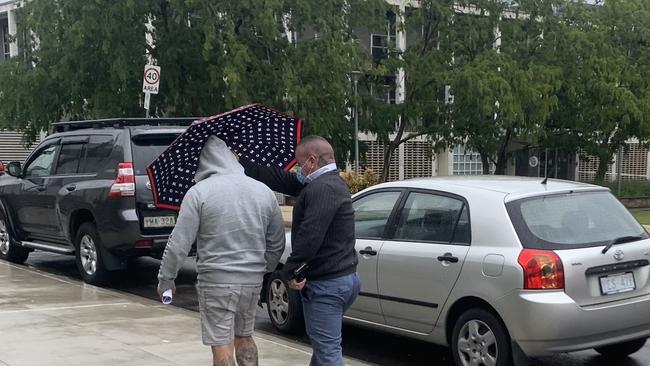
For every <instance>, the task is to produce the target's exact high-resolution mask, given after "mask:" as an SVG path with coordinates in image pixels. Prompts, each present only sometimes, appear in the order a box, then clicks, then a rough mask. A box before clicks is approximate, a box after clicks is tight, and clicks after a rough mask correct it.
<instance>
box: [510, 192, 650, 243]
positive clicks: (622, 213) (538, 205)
mask: <svg viewBox="0 0 650 366" xmlns="http://www.w3.org/2000/svg"><path fill="white" fill-rule="evenodd" d="M506 207H507V210H508V214H509V215H510V219H511V220H512V223H513V225H514V227H515V230H516V231H517V235H518V236H519V240H520V241H521V244H522V245H523V246H524V247H525V248H530V249H572V248H583V247H591V246H599V245H606V244H607V243H609V242H610V241H612V240H614V239H616V238H620V237H626V236H639V237H641V238H648V234H647V233H646V231H645V229H644V228H643V227H642V226H641V225H640V224H639V223H638V222H637V221H636V219H634V217H633V216H632V214H630V212H629V211H628V210H627V209H626V208H625V207H624V206H623V205H622V204H621V203H620V202H619V201H618V200H617V199H616V198H615V197H614V196H613V195H612V194H611V193H609V192H580V193H575V192H574V193H567V194H556V195H548V196H541V197H533V198H527V199H522V200H517V201H513V202H509V203H507V204H506Z"/></svg>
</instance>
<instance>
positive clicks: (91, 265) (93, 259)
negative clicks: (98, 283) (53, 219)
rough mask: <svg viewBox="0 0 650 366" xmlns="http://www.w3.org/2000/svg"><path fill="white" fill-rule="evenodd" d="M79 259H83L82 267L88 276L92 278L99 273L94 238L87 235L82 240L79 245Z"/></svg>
mask: <svg viewBox="0 0 650 366" xmlns="http://www.w3.org/2000/svg"><path fill="white" fill-rule="evenodd" d="M79 250H80V253H79V257H80V258H81V266H82V267H83V269H84V272H86V274H88V275H90V276H92V275H94V274H95V271H97V249H96V247H95V241H94V240H93V238H92V237H91V236H90V235H88V234H85V235H84V236H83V237H82V238H81V245H79Z"/></svg>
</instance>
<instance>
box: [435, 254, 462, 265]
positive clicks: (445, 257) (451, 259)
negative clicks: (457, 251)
mask: <svg viewBox="0 0 650 366" xmlns="http://www.w3.org/2000/svg"><path fill="white" fill-rule="evenodd" d="M438 260H439V261H441V262H449V263H458V257H454V255H453V254H451V253H445V255H441V256H440V257H438Z"/></svg>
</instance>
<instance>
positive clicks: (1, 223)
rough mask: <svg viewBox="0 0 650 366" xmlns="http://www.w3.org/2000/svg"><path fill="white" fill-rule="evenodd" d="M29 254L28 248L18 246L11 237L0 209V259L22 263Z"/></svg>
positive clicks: (7, 224)
mask: <svg viewBox="0 0 650 366" xmlns="http://www.w3.org/2000/svg"><path fill="white" fill-rule="evenodd" d="M28 256H29V249H26V248H23V247H21V246H18V245H17V244H16V242H15V241H14V239H13V238H12V237H11V230H10V229H9V222H8V221H7V219H6V217H5V215H4V212H1V211H0V259H4V260H7V261H9V262H13V263H17V264H23V263H25V261H26V260H27V257H28Z"/></svg>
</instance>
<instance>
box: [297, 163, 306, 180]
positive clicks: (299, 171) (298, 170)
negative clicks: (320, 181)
mask: <svg viewBox="0 0 650 366" xmlns="http://www.w3.org/2000/svg"><path fill="white" fill-rule="evenodd" d="M296 179H298V182H300V184H305V183H306V182H307V177H305V176H304V175H303V174H302V167H301V166H298V168H296Z"/></svg>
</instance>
